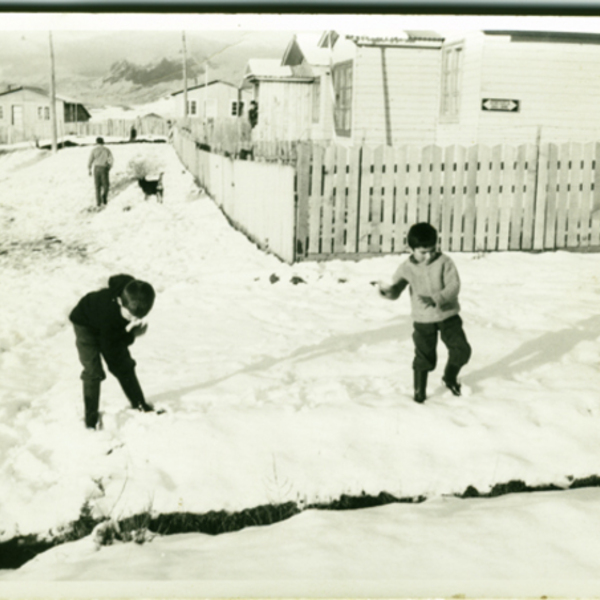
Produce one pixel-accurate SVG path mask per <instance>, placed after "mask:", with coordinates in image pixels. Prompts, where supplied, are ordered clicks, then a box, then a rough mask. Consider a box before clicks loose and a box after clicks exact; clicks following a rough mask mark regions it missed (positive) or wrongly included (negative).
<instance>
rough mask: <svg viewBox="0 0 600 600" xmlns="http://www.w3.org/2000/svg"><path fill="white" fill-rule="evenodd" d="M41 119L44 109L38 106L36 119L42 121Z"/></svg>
mask: <svg viewBox="0 0 600 600" xmlns="http://www.w3.org/2000/svg"><path fill="white" fill-rule="evenodd" d="M43 118H44V107H43V106H38V119H43Z"/></svg>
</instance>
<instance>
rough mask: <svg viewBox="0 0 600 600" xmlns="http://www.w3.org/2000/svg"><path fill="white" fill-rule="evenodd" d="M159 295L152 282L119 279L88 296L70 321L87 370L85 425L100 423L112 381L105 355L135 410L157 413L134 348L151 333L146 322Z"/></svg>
mask: <svg viewBox="0 0 600 600" xmlns="http://www.w3.org/2000/svg"><path fill="white" fill-rule="evenodd" d="M154 298H155V293H154V289H153V288H152V286H151V285H150V284H149V283H146V282H145V281H139V280H137V279H134V278H133V277H132V276H131V275H113V276H112V277H110V278H109V280H108V287H107V288H103V289H101V290H98V291H95V292H90V293H89V294H86V295H85V296H84V297H83V298H81V300H80V301H79V302H78V304H77V306H76V307H75V308H74V309H73V310H72V312H71V314H70V315H69V318H70V320H71V322H72V323H73V326H74V328H75V344H76V346H77V352H78V353H79V360H80V362H81V364H82V365H83V371H82V373H81V379H82V380H83V401H84V405H85V425H86V427H88V428H90V429H95V428H96V425H97V424H98V416H99V415H98V408H99V405H100V382H101V381H102V380H103V379H106V373H105V372H104V369H103V367H102V361H101V359H100V356H102V358H104V361H105V362H106V365H107V367H108V370H109V371H110V372H111V373H112V374H113V375H114V376H115V377H116V378H117V379H118V380H119V383H120V384H121V387H122V388H123V391H124V392H125V395H126V396H127V398H128V400H129V402H130V403H131V406H132V407H133V408H137V409H139V410H142V411H145V412H148V411H151V410H154V409H153V407H152V406H151V405H150V404H148V403H147V402H146V400H145V398H144V393H143V392H142V388H141V387H140V384H139V381H138V379H137V376H136V373H135V361H134V360H133V358H131V355H130V354H129V346H130V345H131V344H133V342H134V341H135V338H136V337H138V336H140V335H143V334H144V333H146V329H147V327H148V326H147V324H146V323H145V322H144V320H143V319H144V317H145V316H146V315H147V314H148V313H149V312H150V310H151V308H152V305H153V304H154Z"/></svg>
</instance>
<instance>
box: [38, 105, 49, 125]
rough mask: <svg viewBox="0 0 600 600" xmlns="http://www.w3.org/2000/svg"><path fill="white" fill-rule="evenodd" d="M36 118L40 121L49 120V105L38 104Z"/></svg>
mask: <svg viewBox="0 0 600 600" xmlns="http://www.w3.org/2000/svg"><path fill="white" fill-rule="evenodd" d="M38 119H40V121H49V120H50V107H49V106H38Z"/></svg>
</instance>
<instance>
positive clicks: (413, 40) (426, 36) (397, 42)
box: [318, 29, 444, 48]
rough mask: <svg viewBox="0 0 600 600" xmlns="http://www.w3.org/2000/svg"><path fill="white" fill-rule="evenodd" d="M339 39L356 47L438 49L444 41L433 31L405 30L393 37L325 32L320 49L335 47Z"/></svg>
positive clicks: (350, 32)
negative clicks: (350, 42)
mask: <svg viewBox="0 0 600 600" xmlns="http://www.w3.org/2000/svg"><path fill="white" fill-rule="evenodd" d="M340 37H344V38H346V39H348V40H350V41H352V42H354V43H355V44H356V45H357V46H388V47H389V46H392V47H393V46H397V47H407V46H425V47H432V46H433V47H438V46H440V45H441V44H442V42H443V41H444V37H443V36H441V35H440V34H439V33H437V32H435V31H422V30H416V29H407V30H404V31H402V30H400V31H397V32H394V35H386V34H383V32H382V33H379V32H376V31H371V32H367V31H344V32H343V33H341V34H340V33H338V32H336V31H325V32H323V34H321V37H320V39H319V41H318V46H319V47H320V48H328V47H329V45H331V46H332V47H333V46H335V44H336V42H337V41H338V39H339V38H340Z"/></svg>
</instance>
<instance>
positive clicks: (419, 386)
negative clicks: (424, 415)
mask: <svg viewBox="0 0 600 600" xmlns="http://www.w3.org/2000/svg"><path fill="white" fill-rule="evenodd" d="M413 375H414V384H415V396H414V399H415V402H418V403H419V404H422V403H423V402H425V398H427V371H417V370H416V369H415V370H414V371H413Z"/></svg>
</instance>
